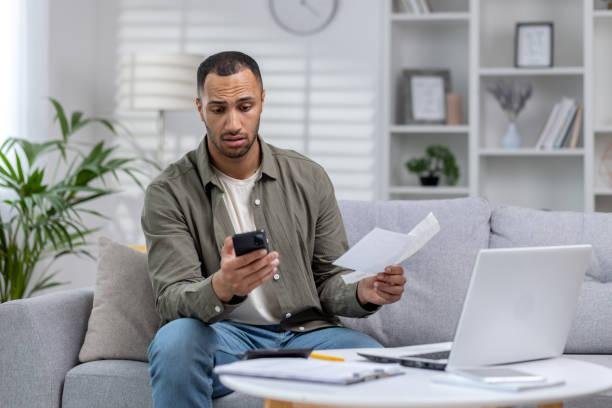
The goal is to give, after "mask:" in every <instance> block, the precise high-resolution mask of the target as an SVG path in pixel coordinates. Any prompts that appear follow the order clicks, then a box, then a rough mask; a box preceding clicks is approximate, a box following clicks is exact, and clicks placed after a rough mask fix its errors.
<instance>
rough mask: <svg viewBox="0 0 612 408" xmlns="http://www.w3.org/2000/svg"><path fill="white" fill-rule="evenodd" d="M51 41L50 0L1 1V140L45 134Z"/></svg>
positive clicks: (36, 136) (46, 127) (35, 136)
mask: <svg viewBox="0 0 612 408" xmlns="http://www.w3.org/2000/svg"><path fill="white" fill-rule="evenodd" d="M48 41H49V8H48V0H25V1H24V0H2V1H0V90H1V91H0V142H1V141H3V140H5V139H6V138H7V137H11V136H16V137H23V138H29V139H43V138H44V137H45V136H46V132H47V129H48V123H49V112H50V111H49V106H48V102H47V96H48V95H47V93H48V48H49V47H48Z"/></svg>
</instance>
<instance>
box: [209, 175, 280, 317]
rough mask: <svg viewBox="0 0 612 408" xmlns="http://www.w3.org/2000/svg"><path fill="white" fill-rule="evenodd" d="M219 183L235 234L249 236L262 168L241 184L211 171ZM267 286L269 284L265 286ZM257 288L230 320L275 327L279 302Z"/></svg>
mask: <svg viewBox="0 0 612 408" xmlns="http://www.w3.org/2000/svg"><path fill="white" fill-rule="evenodd" d="M213 170H214V172H215V174H216V175H217V177H218V178H219V182H220V183H221V185H222V186H223V190H224V191H225V194H223V202H224V203H225V207H226V208H227V212H228V214H229V217H230V220H231V221H232V225H233V226H234V231H236V233H242V232H249V231H253V230H255V229H257V227H256V226H255V220H254V217H253V211H251V206H250V203H251V202H252V200H251V192H252V191H253V187H254V186H255V182H256V181H257V180H258V179H259V177H260V175H261V166H260V167H259V168H258V169H257V171H256V172H255V173H254V174H253V175H251V176H249V177H248V178H246V179H244V180H239V179H235V178H233V177H230V176H228V175H227V174H225V173H223V172H221V171H220V170H219V169H217V168H215V167H213ZM267 283H269V282H267ZM267 283H264V285H261V286H258V287H257V288H255V289H253V291H251V293H249V295H248V297H247V298H246V300H245V301H244V302H243V303H242V304H241V305H240V306H238V307H237V308H236V309H234V310H233V311H232V313H231V314H230V315H229V319H230V320H233V321H236V322H240V323H247V324H260V325H261V324H277V323H278V322H279V321H280V317H278V316H275V315H274V314H275V313H274V311H277V313H278V311H279V310H280V306H279V305H278V299H276V298H274V299H271V298H266V297H265V295H264V293H265V290H264V286H265V285H266V284H267Z"/></svg>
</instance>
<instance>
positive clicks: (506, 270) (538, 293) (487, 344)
mask: <svg viewBox="0 0 612 408" xmlns="http://www.w3.org/2000/svg"><path fill="white" fill-rule="evenodd" d="M591 253H592V247H591V245H569V246H556V247H531V248H504V249H483V250H481V251H480V252H479V253H478V257H477V258H476V263H475V265H474V272H473V273H472V279H471V281H470V286H469V288H468V292H467V295H466V298H465V302H464V303H463V311H462V312H461V317H460V318H459V323H458V325H457V330H456V332H455V339H454V341H453V342H452V343H449V344H448V345H447V347H446V348H447V349H446V350H441V351H436V352H433V353H423V354H410V355H408V354H407V353H406V351H405V350H404V351H400V350H397V354H396V355H394V353H393V352H392V350H393V349H380V350H378V351H377V350H375V349H373V350H368V351H367V352H364V353H359V354H360V355H361V356H363V357H366V358H368V359H369V360H373V361H378V362H399V363H400V364H402V365H405V366H409V367H419V368H430V369H436V370H445V369H447V368H448V369H450V368H465V367H478V366H486V365H495V364H505V363H516V362H520V361H529V360H539V359H545V358H552V357H558V356H560V355H561V354H562V353H563V349H564V348H565V342H566V341H567V336H568V333H569V330H570V326H571V324H572V320H573V318H574V313H575V310H576V305H577V303H578V296H579V294H580V288H581V286H582V281H583V279H584V275H585V273H586V271H587V268H588V267H589V265H590V261H591ZM432 324H435V322H432Z"/></svg>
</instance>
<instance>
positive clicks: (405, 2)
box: [396, 0, 431, 15]
mask: <svg viewBox="0 0 612 408" xmlns="http://www.w3.org/2000/svg"><path fill="white" fill-rule="evenodd" d="M396 9H397V11H398V12H400V13H409V14H418V15H420V14H429V13H431V5H430V4H429V0H397V1H396Z"/></svg>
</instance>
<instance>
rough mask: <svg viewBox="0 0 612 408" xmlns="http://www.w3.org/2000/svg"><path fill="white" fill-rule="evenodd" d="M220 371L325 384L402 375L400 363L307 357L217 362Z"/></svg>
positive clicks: (217, 368)
mask: <svg viewBox="0 0 612 408" xmlns="http://www.w3.org/2000/svg"><path fill="white" fill-rule="evenodd" d="M214 371H215V373H216V374H218V375H241V376H247V377H258V378H273V379H279V380H292V381H307V382H317V383H324V384H353V383H358V382H364V381H370V380H375V379H379V378H385V377H391V376H395V375H401V374H403V373H404V371H403V370H402V369H401V368H400V367H399V366H398V365H385V364H375V363H362V362H352V361H351V362H336V361H319V360H312V359H306V358H257V359H253V360H244V361H237V362H234V363H230V364H225V365H221V366H217V367H215V369H214Z"/></svg>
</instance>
